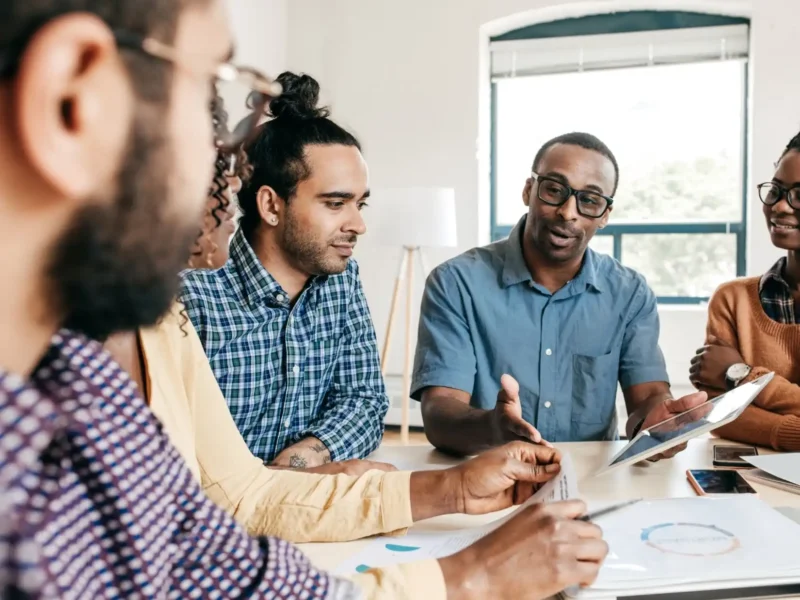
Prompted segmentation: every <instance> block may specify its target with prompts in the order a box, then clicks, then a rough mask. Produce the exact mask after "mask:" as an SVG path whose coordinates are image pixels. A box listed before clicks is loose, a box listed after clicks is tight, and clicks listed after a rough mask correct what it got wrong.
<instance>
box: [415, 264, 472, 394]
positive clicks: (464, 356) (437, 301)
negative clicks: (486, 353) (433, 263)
mask: <svg viewBox="0 0 800 600" xmlns="http://www.w3.org/2000/svg"><path fill="white" fill-rule="evenodd" d="M468 295H469V292H468V291H466V290H464V289H463V288H462V286H460V285H459V283H458V281H457V279H456V277H455V276H454V274H453V272H452V270H451V269H450V267H449V266H448V265H446V264H445V265H442V266H440V267H438V268H436V269H435V270H434V271H433V272H432V273H431V274H430V276H429V277H428V281H427V283H426V285H425V293H424V295H423V297H422V308H421V310H420V319H419V335H418V336H417V351H416V355H415V358H414V374H413V379H412V383H411V397H412V398H414V399H415V400H419V399H420V397H421V396H422V391H423V390H424V389H425V388H427V387H432V386H442V387H448V388H453V389H457V390H461V391H464V392H467V393H469V394H471V393H472V390H473V386H474V384H475V369H476V361H475V349H474V347H473V344H472V338H471V336H470V330H469V324H468V322H467V318H466V311H465V303H468V302H469V301H470V299H469V297H468ZM465 296H466V297H465Z"/></svg>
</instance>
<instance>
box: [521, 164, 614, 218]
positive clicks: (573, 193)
mask: <svg viewBox="0 0 800 600" xmlns="http://www.w3.org/2000/svg"><path fill="white" fill-rule="evenodd" d="M531 179H532V180H533V181H535V182H536V184H537V185H536V197H537V198H538V199H539V200H541V201H542V202H544V203H545V204H547V206H564V204H566V203H567V202H568V201H569V199H570V198H572V197H573V196H575V208H576V209H577V210H578V214H579V215H581V216H582V217H586V218H587V219H602V218H603V216H605V214H606V213H607V212H608V209H610V208H611V207H612V206H613V205H614V198H612V197H610V196H606V195H605V194H601V193H600V192H596V191H594V190H576V189H575V188H573V187H572V186H571V185H569V184H567V183H564V182H563V181H561V180H559V179H555V178H554V177H548V176H547V175H539V174H538V173H537V172H536V171H531ZM541 181H552V182H553V183H557V184H558V185H560V186H562V187H564V188H566V190H567V191H568V192H569V194H568V195H567V197H566V198H564V200H563V201H561V202H560V203H558V204H553V203H552V202H549V201H547V200H545V199H544V198H542V194H541V185H539V183H540V182H541ZM586 194H591V195H593V196H600V197H601V198H602V199H603V200H605V201H606V207H605V209H604V210H603V212H601V213H600V214H599V215H587V214H584V213H582V212H581V203H580V202H579V200H580V199H581V197H582V196H584V195H586Z"/></svg>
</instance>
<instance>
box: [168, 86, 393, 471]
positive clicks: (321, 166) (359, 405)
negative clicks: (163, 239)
mask: <svg viewBox="0 0 800 600" xmlns="http://www.w3.org/2000/svg"><path fill="white" fill-rule="evenodd" d="M277 81H278V82H279V83H280V84H281V85H282V86H283V94H282V95H281V96H280V97H279V98H276V99H275V100H273V101H272V102H271V104H270V106H269V114H270V116H271V117H272V120H270V121H268V122H267V123H266V124H264V125H263V126H262V127H261V130H260V132H259V134H258V136H257V137H256V139H255V140H254V141H253V142H252V143H251V144H250V145H249V146H248V148H247V152H248V155H249V159H250V162H251V164H252V167H253V173H252V176H251V177H250V180H249V181H248V182H247V184H246V185H245V186H244V187H243V189H242V190H241V192H240V193H239V202H240V206H241V210H242V213H243V216H242V219H241V221H240V230H239V231H238V232H237V233H236V235H235V236H234V239H233V241H232V243H231V260H230V261H229V262H228V264H227V265H226V266H225V267H224V268H222V269H220V270H217V271H203V270H197V271H190V272H187V273H186V274H185V275H184V279H183V292H182V295H181V300H182V301H183V303H184V304H185V306H186V310H187V312H188V314H189V317H190V318H191V320H192V323H193V324H194V327H195V329H196V330H197V333H198V335H199V336H200V339H201V341H202V342H203V345H204V347H205V350H206V354H207V355H208V358H209V361H210V363H211V367H212V369H213V370H214V374H215V375H216V377H217V380H218V381H219V384H220V388H221V389H222V392H223V394H224V396H225V399H226V400H227V402H228V406H229V407H230V410H231V414H232V415H233V418H234V421H236V424H237V426H238V427H239V430H240V431H241V432H242V435H243V436H244V438H245V441H246V442H247V444H248V446H249V447H250V449H251V451H252V452H253V454H255V455H256V456H258V457H260V458H261V459H262V460H264V461H266V462H269V463H273V464H275V465H278V466H286V467H292V468H299V469H307V468H317V467H321V466H324V465H325V464H327V463H329V462H331V461H334V462H338V461H344V460H347V459H352V458H364V457H366V456H367V455H368V454H370V453H371V452H372V451H374V450H375V449H376V448H377V447H378V445H379V444H380V441H381V438H382V436H383V419H384V417H385V415H386V411H387V410H388V408H389V398H388V396H387V395H386V390H385V387H384V382H383V377H382V375H381V369H380V360H379V357H378V350H377V342H376V337H375V330H374V327H373V324H372V319H371V317H370V313H369V308H368V307H367V302H366V300H365V298H364V291H363V289H362V286H361V280H360V278H359V273H358V265H357V264H356V262H355V261H354V260H351V255H352V254H353V250H354V248H355V245H356V243H357V241H358V238H359V236H361V235H362V234H363V233H364V232H365V231H366V226H365V224H364V219H363V218H362V214H361V211H362V209H363V208H364V207H365V206H366V205H367V200H368V199H369V196H370V190H369V176H368V172H367V165H366V163H365V162H364V157H363V156H362V155H361V146H360V144H359V142H358V140H357V139H356V138H355V137H354V136H353V135H352V134H350V133H349V132H347V131H345V130H344V129H343V128H342V127H340V126H339V125H337V124H336V123H334V122H333V121H332V120H330V119H329V118H328V111H327V109H325V108H320V107H318V106H317V103H318V100H319V84H318V83H317V82H316V81H315V80H314V79H313V78H311V77H309V76H308V75H295V74H293V73H283V74H282V75H280V76H279V77H278V79H277ZM331 468H332V469H335V467H331Z"/></svg>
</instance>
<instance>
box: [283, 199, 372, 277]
mask: <svg viewBox="0 0 800 600" xmlns="http://www.w3.org/2000/svg"><path fill="white" fill-rule="evenodd" d="M357 239H358V238H357V236H355V235H353V236H344V237H342V238H340V239H337V240H331V241H330V242H326V241H319V240H317V239H316V238H311V237H309V236H308V232H307V231H306V230H305V229H304V228H303V227H302V226H301V225H300V224H299V223H298V222H297V220H296V219H295V218H294V215H293V213H292V210H291V207H290V208H289V210H287V211H286V216H285V217H284V227H283V232H282V235H281V246H282V248H283V251H284V252H285V253H286V255H287V256H288V257H289V258H290V259H291V260H292V262H294V263H295V264H296V265H297V266H298V267H300V268H301V269H302V270H303V271H304V272H306V273H308V274H309V275H336V274H337V273H342V272H344V270H345V269H346V268H347V262H348V260H347V259H346V258H343V257H331V256H329V255H328V250H329V249H330V247H331V246H332V245H333V244H336V243H340V244H354V243H356V241H357Z"/></svg>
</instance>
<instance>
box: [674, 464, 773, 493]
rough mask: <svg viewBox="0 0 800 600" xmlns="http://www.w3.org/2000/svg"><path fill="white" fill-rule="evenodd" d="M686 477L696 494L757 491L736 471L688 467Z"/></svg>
mask: <svg viewBox="0 0 800 600" xmlns="http://www.w3.org/2000/svg"><path fill="white" fill-rule="evenodd" d="M686 477H687V478H688V479H689V483H690V484H692V487H693V488H694V491H695V492H697V495H698V496H712V495H718V494H755V493H757V492H756V491H755V490H754V489H753V488H752V487H751V485H750V484H749V483H747V481H746V480H745V478H744V477H742V474H741V473H739V472H738V471H715V470H713V469H690V470H689V471H687V472H686Z"/></svg>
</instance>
